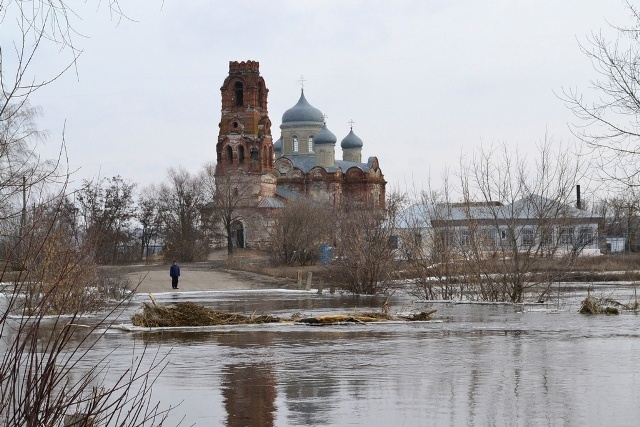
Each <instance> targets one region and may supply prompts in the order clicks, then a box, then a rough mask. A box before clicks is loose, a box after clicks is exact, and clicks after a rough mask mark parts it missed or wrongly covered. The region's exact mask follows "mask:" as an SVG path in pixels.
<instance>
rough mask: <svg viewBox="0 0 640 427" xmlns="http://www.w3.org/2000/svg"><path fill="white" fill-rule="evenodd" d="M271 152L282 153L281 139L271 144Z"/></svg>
mask: <svg viewBox="0 0 640 427" xmlns="http://www.w3.org/2000/svg"><path fill="white" fill-rule="evenodd" d="M273 150H274V151H277V152H280V151H282V137H280V138H278V140H277V141H276V142H274V143H273Z"/></svg>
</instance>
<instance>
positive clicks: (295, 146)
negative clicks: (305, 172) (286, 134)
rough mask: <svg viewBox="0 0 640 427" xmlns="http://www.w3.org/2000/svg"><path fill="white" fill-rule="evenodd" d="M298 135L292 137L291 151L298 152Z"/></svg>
mask: <svg viewBox="0 0 640 427" xmlns="http://www.w3.org/2000/svg"><path fill="white" fill-rule="evenodd" d="M298 148H299V147H298V137H297V136H294V137H293V152H294V153H297V152H298Z"/></svg>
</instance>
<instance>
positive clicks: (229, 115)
mask: <svg viewBox="0 0 640 427" xmlns="http://www.w3.org/2000/svg"><path fill="white" fill-rule="evenodd" d="M220 91H221V93H222V114H221V119H220V124H219V126H220V133H219V135H218V143H217V144H216V157H217V165H216V176H224V175H229V174H234V173H241V174H242V173H244V174H250V175H254V174H264V173H267V172H272V171H273V141H272V139H271V121H270V120H269V115H268V111H267V94H268V93H269V89H267V87H266V85H265V83H264V79H263V78H262V77H261V76H260V64H259V63H258V62H257V61H246V62H244V61H243V62H237V61H230V62H229V76H228V77H227V78H226V79H225V80H224V83H223V84H222V87H221V88H220Z"/></svg>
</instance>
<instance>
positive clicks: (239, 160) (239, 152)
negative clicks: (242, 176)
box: [238, 145, 244, 164]
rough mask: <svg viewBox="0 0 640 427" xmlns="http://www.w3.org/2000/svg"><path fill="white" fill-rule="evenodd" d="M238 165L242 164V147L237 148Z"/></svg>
mask: <svg viewBox="0 0 640 427" xmlns="http://www.w3.org/2000/svg"><path fill="white" fill-rule="evenodd" d="M238 163H239V164H243V163H244V147H243V146H242V145H241V146H239V147H238Z"/></svg>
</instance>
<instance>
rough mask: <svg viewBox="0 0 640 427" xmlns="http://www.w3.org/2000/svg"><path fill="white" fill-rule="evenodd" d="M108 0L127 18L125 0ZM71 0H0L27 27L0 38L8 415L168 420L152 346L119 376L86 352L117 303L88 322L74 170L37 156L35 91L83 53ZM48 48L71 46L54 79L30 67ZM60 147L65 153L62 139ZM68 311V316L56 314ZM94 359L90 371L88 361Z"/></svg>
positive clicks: (2, 324) (107, 421)
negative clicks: (72, 192) (154, 390)
mask: <svg viewBox="0 0 640 427" xmlns="http://www.w3.org/2000/svg"><path fill="white" fill-rule="evenodd" d="M97 3H99V2H97ZM107 3H108V7H109V8H110V10H111V11H113V12H114V13H115V14H116V16H121V15H120V14H119V6H118V2H117V0H115V1H109V2H107ZM73 6H74V5H73V4H72V3H70V2H67V1H65V0H54V1H39V0H36V1H29V2H25V1H20V0H0V26H1V27H2V30H3V33H4V34H17V35H18V36H17V37H16V38H15V39H13V40H10V41H9V43H7V44H8V46H5V45H4V43H5V42H4V41H3V42H2V43H3V44H2V45H0V230H1V231H0V233H2V235H1V236H0V240H1V241H2V244H3V247H4V248H5V250H4V251H3V252H4V253H3V255H5V254H8V255H9V256H4V257H2V258H0V283H1V284H2V292H3V294H4V297H3V298H2V304H1V305H0V424H2V425H3V426H8V427H13V426H15V427H17V426H27V427H38V426H44V425H46V426H60V425H69V426H71V425H74V426H87V425H94V424H96V425H123V426H134V425H135V426H139V425H149V424H153V425H161V424H162V422H163V420H164V419H165V416H166V412H164V411H162V410H160V409H159V406H158V405H157V404H154V403H153V402H152V401H151V398H150V392H151V386H152V384H153V378H154V377H153V376H152V375H150V371H149V370H148V368H146V367H143V366H145V365H146V364H147V362H148V361H149V358H148V357H144V356H145V355H144V350H142V351H138V350H133V351H132V356H133V359H132V360H136V358H137V361H136V362H133V363H132V365H131V366H130V367H128V368H124V369H122V370H120V369H118V370H119V372H118V374H119V377H117V378H115V380H114V381H111V380H110V381H109V382H107V381H106V380H105V376H106V372H107V371H108V369H109V365H108V359H105V358H103V359H102V360H98V361H97V362H95V363H92V362H90V361H88V359H90V357H91V356H92V350H93V349H94V346H95V343H96V342H97V341H98V340H100V339H101V338H102V337H103V334H104V333H105V331H106V330H107V328H108V326H109V323H110V320H108V319H110V318H114V317H112V315H113V314H114V312H113V311H112V312H107V313H103V317H102V321H98V322H97V323H93V324H90V325H86V326H87V327H86V328H81V329H80V328H78V325H80V324H82V323H83V320H82V315H83V314H84V313H86V312H87V311H88V310H92V308H93V304H92V303H93V301H94V300H93V298H92V297H91V295H90V289H91V287H92V286H93V285H96V282H95V279H96V276H95V275H94V273H95V265H94V264H93V263H92V262H91V259H90V257H87V256H86V255H87V252H86V251H85V249H86V248H84V247H83V246H82V245H81V242H79V241H78V240H77V239H76V238H75V237H74V233H75V231H74V229H73V227H74V226H75V222H74V221H73V220H71V221H66V219H68V218H75V213H74V212H73V209H72V210H70V211H69V210H68V209H67V208H68V207H69V203H68V200H67V199H66V197H65V195H66V190H67V187H66V184H67V183H68V180H69V174H68V172H60V171H59V166H60V161H59V159H58V160H54V161H53V162H46V161H43V160H42V159H40V157H39V155H38V150H37V144H38V143H39V142H40V139H39V138H40V137H41V136H42V135H43V134H42V132H39V131H38V130H37V128H36V126H35V120H34V119H35V117H37V113H38V110H37V109H36V108H34V107H31V106H30V104H29V97H30V96H31V95H32V94H33V92H34V91H36V90H38V89H40V88H42V87H44V86H46V85H47V84H49V83H51V82H53V81H54V80H55V79H56V78H58V77H59V76H60V75H61V74H62V73H63V72H64V71H65V70H67V69H68V68H69V67H71V66H72V65H73V64H74V62H75V59H76V58H77V56H78V54H79V50H77V49H76V48H75V47H74V45H73V40H72V38H71V36H72V35H73V34H75V32H74V30H73V26H72V21H73V20H74V19H76V18H78V16H77V15H76V14H75V11H74V10H73ZM3 40H5V41H6V40H7V39H6V38H4V39H3ZM43 45H48V46H49V47H54V48H55V49H57V50H61V51H64V52H71V57H70V58H71V59H70V61H69V63H68V65H67V66H66V67H63V68H62V69H61V70H58V71H54V72H53V73H52V75H50V76H45V77H41V76H35V75H33V74H32V73H31V72H30V70H31V68H32V65H33V64H34V63H35V61H36V57H37V56H38V55H37V53H38V51H39V50H40V49H41V47H42V46H43ZM60 152H61V154H60V158H62V157H64V143H62V144H61V150H60ZM55 183H57V184H59V186H57V187H56V186H54V185H53V184H55ZM75 236H76V237H77V234H75ZM14 267H17V269H16V268H14ZM116 310H117V308H116ZM62 312H64V313H65V316H64V317H62V316H60V315H53V316H52V315H51V314H52V313H53V314H57V313H62ZM87 363H88V365H89V367H88V370H87V371H86V372H85V373H82V372H83V371H82V370H81V369H79V367H80V366H81V365H82V364H85V365H86V364H87ZM161 365H162V360H161V359H155V360H153V359H152V360H151V369H152V370H153V369H157V371H156V372H159V370H160V368H161Z"/></svg>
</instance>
